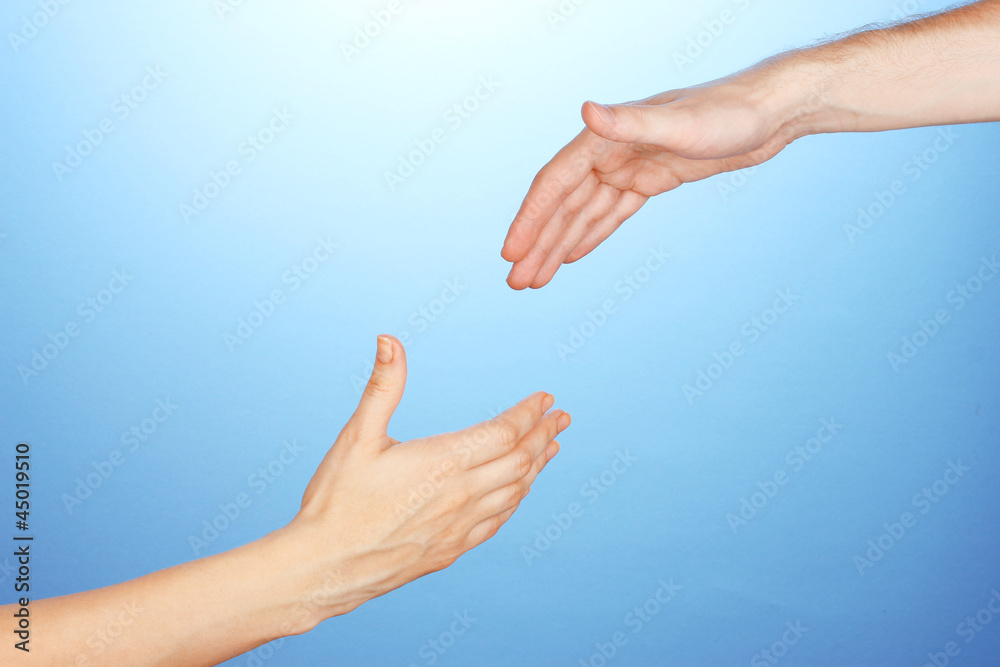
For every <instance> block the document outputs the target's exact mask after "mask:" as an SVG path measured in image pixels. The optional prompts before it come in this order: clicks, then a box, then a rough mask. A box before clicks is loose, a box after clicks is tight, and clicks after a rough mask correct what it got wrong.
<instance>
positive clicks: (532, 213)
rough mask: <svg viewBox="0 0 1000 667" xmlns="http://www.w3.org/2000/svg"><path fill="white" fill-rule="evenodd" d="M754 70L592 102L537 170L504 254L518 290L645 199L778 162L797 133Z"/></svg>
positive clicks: (586, 247) (607, 231)
mask: <svg viewBox="0 0 1000 667" xmlns="http://www.w3.org/2000/svg"><path fill="white" fill-rule="evenodd" d="M762 78H763V75H761V74H760V73H758V72H756V71H754V70H750V71H747V72H745V73H742V74H740V75H736V76H734V77H731V78H729V79H722V80H719V81H716V82H713V83H710V84H706V85H704V86H698V87H695V88H687V89H683V90H674V91H669V92H666V93H661V94H660V95H656V96H654V97H651V98H649V99H647V100H643V101H641V102H633V103H631V104H617V105H613V106H610V107H608V106H602V105H598V104H594V103H593V102H587V103H586V104H584V106H583V120H584V122H585V123H586V124H587V128H586V129H585V130H583V132H581V133H580V134H579V135H578V136H577V137H576V138H575V139H574V140H573V141H571V142H570V143H569V145H567V146H566V147H565V148H563V149H562V150H561V151H559V153H558V154H556V156H555V157H554V158H553V159H552V161H551V162H549V163H548V164H547V165H545V166H544V167H543V168H542V170H541V171H540V172H539V173H538V175H537V176H536V177H535V180H534V182H533V183H532V184H531V188H530V190H529V191H528V195H527V196H526V197H525V199H524V203H523V204H521V209H520V211H518V213H517V216H516V217H515V218H514V222H513V224H512V225H511V227H510V231H509V232H508V234H507V240H506V242H505V243H504V246H503V252H502V253H501V254H502V256H503V258H504V259H506V260H507V261H508V262H513V263H514V266H513V268H512V269H511V271H510V275H509V276H508V278H507V283H508V284H509V285H510V286H511V287H513V288H514V289H524V288H526V287H532V288H535V289H537V288H540V287H542V286H544V285H546V284H547V283H548V282H549V281H550V280H552V277H553V276H554V275H555V273H556V271H557V270H558V269H559V266H560V265H561V264H563V263H567V264H568V263H569V262H575V261H576V260H578V259H580V258H581V257H583V256H584V255H586V254H587V253H589V252H590V251H591V250H593V249H594V248H596V247H597V246H598V245H600V243H601V242H602V241H604V239H606V238H608V236H610V235H611V233H612V232H614V231H615V230H616V229H618V227H619V226H620V225H621V224H622V223H623V222H624V221H625V220H627V219H628V218H629V217H631V216H632V215H633V214H634V213H635V212H636V211H638V210H639V209H640V208H641V207H642V205H643V204H645V203H646V200H647V199H649V198H650V197H653V196H655V195H658V194H660V193H663V192H666V191H668V190H672V189H674V188H676V187H677V186H679V185H681V184H682V183H690V182H692V181H698V180H701V179H703V178H708V177H709V176H713V175H715V174H718V173H721V172H725V171H733V170H736V169H743V168H745V167H751V166H754V165H757V164H760V163H761V162H764V161H765V160H769V159H770V158H772V157H773V156H774V155H776V154H777V153H778V152H779V151H780V150H781V149H782V148H784V147H785V146H787V145H788V143H790V142H791V140H792V139H793V138H794V137H793V136H792V134H790V133H789V132H788V131H786V130H787V128H786V121H785V119H786V118H787V117H788V116H787V115H786V114H785V113H784V112H783V110H782V109H779V108H769V105H770V104H771V102H770V100H768V98H767V97H766V96H765V95H763V94H762V93H761V92H760V91H761V90H762V89H766V87H767V86H765V85H763V84H764V82H763V81H762V80H761V79H762Z"/></svg>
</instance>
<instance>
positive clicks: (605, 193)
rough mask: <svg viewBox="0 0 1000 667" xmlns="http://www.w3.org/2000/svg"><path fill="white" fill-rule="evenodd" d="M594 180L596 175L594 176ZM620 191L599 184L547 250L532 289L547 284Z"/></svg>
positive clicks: (607, 211) (608, 208) (603, 215)
mask: <svg viewBox="0 0 1000 667" xmlns="http://www.w3.org/2000/svg"><path fill="white" fill-rule="evenodd" d="M594 179H595V180H596V179H597V177H596V176H594ZM620 195H621V193H620V192H619V191H618V190H616V189H615V188H613V187H611V186H610V185H605V184H603V183H602V184H601V185H599V186H598V187H597V189H596V192H595V193H594V196H593V197H591V200H590V202H588V204H587V206H585V207H584V208H582V209H581V210H580V212H579V213H577V215H576V217H575V218H573V220H572V221H571V222H570V224H568V225H566V226H565V230H564V231H563V234H562V237H561V238H560V239H559V241H558V243H556V244H554V246H553V247H552V250H551V251H549V254H548V256H547V257H546V258H545V261H544V262H542V265H541V267H540V268H539V269H538V272H537V273H536V274H535V276H534V278H533V279H532V281H531V287H532V289H539V288H540V287H544V286H545V285H547V284H548V282H549V281H550V280H552V277H553V276H554V275H555V274H556V271H558V270H559V267H560V266H562V264H563V262H564V261H565V259H566V258H567V257H568V256H569V254H570V253H571V252H573V250H574V249H575V248H576V246H577V245H579V243H580V241H581V240H583V237H584V236H586V235H587V232H589V231H590V229H591V228H592V227H593V226H594V225H595V224H596V223H597V222H599V221H601V220H603V219H604V218H605V217H607V215H608V214H609V213H611V211H612V210H613V209H614V207H615V205H616V204H617V202H618V199H619V197H620Z"/></svg>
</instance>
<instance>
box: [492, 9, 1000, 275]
mask: <svg viewBox="0 0 1000 667" xmlns="http://www.w3.org/2000/svg"><path fill="white" fill-rule="evenodd" d="M582 114H583V121H584V123H585V124H586V126H587V127H586V129H584V130H583V131H582V132H581V133H580V134H579V135H578V136H577V137H576V138H575V139H573V141H571V142H570V143H569V144H568V145H567V146H566V147H565V148H563V149H562V150H561V151H559V153H558V154H556V156H555V157H554V158H553V159H552V160H551V161H550V162H549V163H548V164H546V165H545V166H544V167H543V168H542V169H541V171H540V172H539V173H538V175H537V176H536V177H535V179H534V181H533V182H532V184H531V187H530V189H529V190H528V194H527V196H526V197H525V199H524V202H523V203H522V205H521V208H520V210H519V211H518V213H517V215H516V216H515V218H514V221H513V223H512V224H511V227H510V231H509V232H508V234H507V239H506V241H505V242H504V246H503V250H502V252H501V255H502V256H503V258H504V259H505V260H507V261H508V262H512V263H513V266H512V267H511V271H510V275H509V276H508V278H507V283H508V284H509V285H510V286H511V287H512V288H514V289H518V290H520V289H525V288H528V287H531V288H534V289H538V288H540V287H543V286H545V285H546V284H548V283H549V281H551V280H552V278H553V276H554V275H555V273H556V271H558V270H559V267H560V266H562V265H563V264H564V263H570V262H575V261H577V260H578V259H580V258H581V257H583V256H585V255H587V254H588V253H589V252H591V251H592V250H594V248H596V247H597V246H598V245H600V244H601V243H602V242H603V241H604V240H605V239H606V238H608V237H609V236H610V235H611V234H612V233H613V232H614V231H615V230H616V229H618V227H619V226H621V224H622V223H623V222H624V221H625V220H627V219H628V218H629V217H631V216H632V215H633V214H635V213H636V211H638V210H639V209H640V208H641V207H642V205H643V204H645V203H646V201H647V200H648V199H649V198H650V197H654V196H656V195H658V194H661V193H664V192H667V191H669V190H673V189H674V188H676V187H679V186H680V185H682V184H684V183H691V182H693V181H699V180H701V179H704V178H708V177H710V176H714V175H716V174H720V173H723V172H728V171H734V170H738V169H744V168H746V167H751V166H754V165H757V164H760V163H762V162H765V161H767V160H769V159H771V158H772V157H774V156H775V155H776V154H777V153H779V152H780V151H781V150H782V149H783V148H784V147H785V146H787V145H788V144H789V143H791V142H792V141H794V140H796V139H799V138H801V137H804V136H806V135H809V134H819V133H829V132H876V131H883V130H891V129H900V128H908V127H922V126H928V125H942V124H956V123H975V122H986V121H996V120H1000V0H985V1H983V2H976V3H972V4H970V5H966V6H964V7H960V8H958V9H954V10H951V11H947V12H943V13H940V14H936V15H931V16H925V17H921V18H918V19H915V20H911V21H909V22H906V23H901V24H898V25H894V26H891V27H888V28H883V29H873V30H865V31H861V32H858V33H855V34H853V35H850V36H848V37H846V38H843V39H840V40H837V41H832V42H827V43H825V44H821V45H819V46H816V47H813V48H809V49H800V50H796V51H790V52H788V53H785V54H782V55H779V56H775V57H773V58H770V59H768V60H766V61H764V62H762V63H760V64H758V65H756V66H754V67H751V68H749V69H747V70H744V71H742V72H739V73H737V74H734V75H732V76H729V77H725V78H723V79H719V80H717V81H712V82H710V83H706V84H703V85H700V86H695V87H691V88H684V89H680V90H671V91H667V92H665V93H661V94H659V95H655V96H653V97H650V98H648V99H645V100H641V101H638V102H631V103H628V104H616V105H610V106H606V105H600V104H595V103H593V102H587V103H585V104H584V105H583V111H582Z"/></svg>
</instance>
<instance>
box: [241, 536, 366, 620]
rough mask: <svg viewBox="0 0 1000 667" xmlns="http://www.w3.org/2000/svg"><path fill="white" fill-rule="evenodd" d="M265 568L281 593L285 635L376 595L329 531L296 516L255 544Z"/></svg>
mask: <svg viewBox="0 0 1000 667" xmlns="http://www.w3.org/2000/svg"><path fill="white" fill-rule="evenodd" d="M254 546H255V547H256V548H257V551H258V559H259V562H260V563H261V567H262V571H266V572H268V573H269V574H268V577H269V579H270V580H271V581H272V585H273V587H274V590H275V591H281V596H280V598H278V601H277V603H276V611H277V612H278V616H279V617H280V618H281V622H280V624H279V626H278V630H279V631H280V633H281V634H280V636H287V635H298V634H304V633H306V632H309V631H310V630H312V629H313V628H315V627H316V626H317V625H319V624H320V623H322V622H323V621H325V620H327V619H328V618H332V617H334V616H340V615H342V614H346V613H348V612H350V611H353V610H354V609H356V608H358V607H360V606H361V605H362V604H364V603H365V602H367V601H368V600H370V599H371V598H373V597H375V596H376V595H375V594H373V593H371V592H369V591H366V590H364V587H363V586H361V585H360V584H359V581H360V578H359V576H358V574H357V573H356V570H357V568H356V566H355V565H354V564H355V563H356V561H357V560H359V559H358V558H357V557H350V556H349V555H348V554H347V553H346V552H345V551H344V550H343V549H342V548H341V547H339V546H338V545H337V544H335V539H334V538H332V536H331V535H330V533H329V531H328V530H325V529H324V528H323V527H320V526H316V527H315V529H313V528H312V527H310V526H309V525H308V520H305V519H302V518H301V517H297V518H296V519H295V520H294V521H292V523H290V524H289V525H287V526H285V527H284V528H281V529H279V530H276V531H274V532H273V533H271V534H270V535H268V536H267V537H265V538H263V539H261V540H258V541H257V542H255V543H254Z"/></svg>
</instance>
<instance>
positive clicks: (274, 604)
mask: <svg viewBox="0 0 1000 667" xmlns="http://www.w3.org/2000/svg"><path fill="white" fill-rule="evenodd" d="M278 535H280V531H279V532H278V533H274V534H272V535H269V536H267V537H265V538H264V539H261V540H258V541H257V542H253V543H251V544H248V545H246V546H244V547H240V548H239V549H234V550H232V551H229V552H226V553H223V554H220V555H218V556H212V557H209V558H203V559H200V560H196V561H192V562H189V563H185V564H183V565H178V566H176V567H172V568H169V569H166V570H161V571H159V572H154V573H152V574H149V575H146V576H144V577H140V578H138V579H134V580H131V581H127V582H124V583H122V584H117V585H115V586H109V587H107V588H101V589H97V590H93V591H87V592H83V593H77V594H74V595H68V596H64V597H59V598H51V599H46V600H38V601H35V602H32V604H31V607H30V609H31V621H32V626H31V627H32V641H31V644H30V648H31V651H30V653H28V654H25V653H24V652H23V651H19V650H16V649H14V648H13V647H12V644H13V642H7V645H6V646H4V647H3V649H2V650H0V656H3V657H4V660H3V662H4V664H15V665H16V664H22V662H23V664H29V663H30V664H33V665H59V666H60V667H62V666H64V665H76V666H79V667H86V666H90V665H111V664H118V665H138V666H144V665H186V666H187V665H190V666H195V665H215V664H218V663H220V662H222V661H224V660H226V659H229V658H232V657H234V656H237V655H240V654H242V653H245V652H246V651H249V650H251V649H253V648H255V647H257V646H260V645H262V644H264V643H266V642H268V641H271V640H273V639H277V638H278V637H282V636H286V635H290V634H299V633H301V632H305V631H307V630H308V629H310V628H311V627H313V626H314V625H315V623H316V622H318V620H320V618H319V614H318V612H319V611H320V610H319V609H318V606H317V605H312V606H310V605H309V604H308V590H309V586H310V585H312V579H313V577H311V576H310V575H307V573H305V572H303V571H301V570H300V568H299V567H298V564H297V554H294V553H288V551H287V550H286V546H285V542H284V541H283V540H282V539H279V537H278ZM340 594H342V591H337V592H336V595H340ZM332 597H334V596H331V598H332ZM332 601H333V600H332V599H327V600H324V602H326V603H329V602H332ZM8 609H13V608H12V607H5V608H2V612H3V616H4V617H5V618H8V619H9V618H10V614H8V613H6V612H7V611H8ZM11 613H12V612H11ZM8 658H9V659H8Z"/></svg>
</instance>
